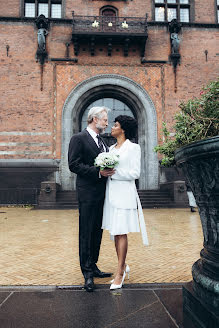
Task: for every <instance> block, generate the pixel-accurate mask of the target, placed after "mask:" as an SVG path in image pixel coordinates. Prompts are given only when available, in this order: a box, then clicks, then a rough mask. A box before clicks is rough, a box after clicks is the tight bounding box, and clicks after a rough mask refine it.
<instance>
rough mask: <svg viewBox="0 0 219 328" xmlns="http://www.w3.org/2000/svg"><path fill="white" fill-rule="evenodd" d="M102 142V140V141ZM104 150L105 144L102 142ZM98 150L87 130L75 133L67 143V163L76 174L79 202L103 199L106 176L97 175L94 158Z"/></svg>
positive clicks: (97, 168) (97, 170)
mask: <svg viewBox="0 0 219 328" xmlns="http://www.w3.org/2000/svg"><path fill="white" fill-rule="evenodd" d="M103 142H104V141H103ZM104 145H105V147H106V150H107V151H108V147H107V145H106V144H105V143H104ZM99 153H100V150H99V148H98V146H97V144H96V143H95V141H94V139H93V138H92V137H91V135H90V134H89V133H88V131H87V130H83V131H82V132H80V133H78V134H75V135H74V136H73V137H72V138H71V141H70V143H69V150H68V164H69V169H70V171H71V172H74V173H76V174H77V180H76V187H77V191H78V200H79V202H86V201H96V200H97V201H98V200H100V199H104V196H105V188H106V180H107V179H106V178H104V177H102V176H101V178H100V177H99V170H100V169H99V167H96V166H94V160H95V158H96V157H97V156H98V154H99Z"/></svg>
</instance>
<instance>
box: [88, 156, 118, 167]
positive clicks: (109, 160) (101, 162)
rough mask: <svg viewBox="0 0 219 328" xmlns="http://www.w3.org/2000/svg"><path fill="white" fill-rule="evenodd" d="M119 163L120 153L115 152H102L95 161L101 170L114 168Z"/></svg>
mask: <svg viewBox="0 0 219 328" xmlns="http://www.w3.org/2000/svg"><path fill="white" fill-rule="evenodd" d="M118 163H119V155H115V154H113V153H107V152H103V153H100V154H99V155H98V156H97V157H96V158H95V161H94V165H95V166H99V167H100V169H101V170H103V169H104V168H114V167H115V166H116V165H117V164H118Z"/></svg>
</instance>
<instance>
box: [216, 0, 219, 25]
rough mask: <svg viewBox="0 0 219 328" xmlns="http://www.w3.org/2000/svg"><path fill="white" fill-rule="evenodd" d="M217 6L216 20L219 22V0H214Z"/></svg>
mask: <svg viewBox="0 0 219 328" xmlns="http://www.w3.org/2000/svg"><path fill="white" fill-rule="evenodd" d="M216 6H217V22H218V23H219V0H217V1H216Z"/></svg>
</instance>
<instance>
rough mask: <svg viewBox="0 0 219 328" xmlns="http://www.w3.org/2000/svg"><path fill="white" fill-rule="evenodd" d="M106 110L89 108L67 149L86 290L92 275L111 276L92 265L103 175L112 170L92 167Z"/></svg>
mask: <svg viewBox="0 0 219 328" xmlns="http://www.w3.org/2000/svg"><path fill="white" fill-rule="evenodd" d="M107 113H108V109H107V108H106V107H92V108H91V109H90V110H89V112H88V119H87V122H88V126H87V128H86V129H85V130H83V131H82V132H80V133H78V134H75V135H74V136H73V137H72V138H71V141H70V144H69V151H68V163H69V169H70V171H71V172H74V173H76V174H77V180H76V189H77V193H78V203H79V257H80V266H81V271H82V273H83V275H84V278H85V285H84V287H85V289H86V291H88V292H92V291H93V290H94V282H93V278H94V277H98V278H105V277H110V276H111V275H112V274H111V273H106V272H102V271H100V270H99V269H98V267H97V265H96V263H97V261H98V256H99V251H100V243H101V238H102V229H101V225H102V215H103V204H104V197H105V188H106V181H107V179H106V177H107V176H109V175H111V174H112V172H111V170H103V171H100V169H99V168H98V167H96V166H94V160H95V158H96V157H97V156H98V154H99V153H100V152H103V151H108V147H107V145H106V144H105V143H104V141H103V140H102V139H101V137H100V136H99V134H100V133H103V132H104V131H105V129H106V127H107V126H108V117H107Z"/></svg>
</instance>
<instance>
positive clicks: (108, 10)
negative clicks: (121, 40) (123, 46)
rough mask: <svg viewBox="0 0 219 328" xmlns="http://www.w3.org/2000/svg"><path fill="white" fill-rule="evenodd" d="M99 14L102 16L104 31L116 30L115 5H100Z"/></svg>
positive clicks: (116, 13)
mask: <svg viewBox="0 0 219 328" xmlns="http://www.w3.org/2000/svg"><path fill="white" fill-rule="evenodd" d="M100 16H102V25H103V30H104V31H105V32H106V31H111V32H112V31H115V30H116V17H117V16H118V10H117V9H116V8H115V7H113V6H104V7H102V8H101V9H100Z"/></svg>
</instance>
